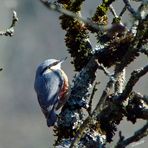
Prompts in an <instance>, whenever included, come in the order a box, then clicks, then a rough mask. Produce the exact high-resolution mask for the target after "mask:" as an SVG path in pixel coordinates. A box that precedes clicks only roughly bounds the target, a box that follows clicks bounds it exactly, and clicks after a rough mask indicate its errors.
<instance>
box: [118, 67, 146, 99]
mask: <svg viewBox="0 0 148 148" xmlns="http://www.w3.org/2000/svg"><path fill="white" fill-rule="evenodd" d="M147 72H148V65H146V66H145V67H143V68H141V69H138V70H135V71H133V72H132V74H131V77H130V79H129V81H128V82H127V84H126V86H125V89H124V91H123V93H122V94H121V96H120V97H121V100H122V101H123V100H125V99H126V98H127V97H128V96H129V94H130V93H131V91H132V89H133V87H134V86H135V84H136V83H137V82H138V80H139V79H140V78H141V77H142V76H143V75H145V74H146V73H147ZM121 100H120V101H121Z"/></svg>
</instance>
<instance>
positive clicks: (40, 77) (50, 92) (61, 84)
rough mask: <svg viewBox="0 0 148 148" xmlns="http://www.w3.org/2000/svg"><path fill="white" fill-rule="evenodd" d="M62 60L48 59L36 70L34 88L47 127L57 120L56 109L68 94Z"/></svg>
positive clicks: (67, 84) (65, 99)
mask: <svg viewBox="0 0 148 148" xmlns="http://www.w3.org/2000/svg"><path fill="white" fill-rule="evenodd" d="M63 61H64V60H61V61H60V60H56V59H48V60H45V61H44V62H43V63H41V64H40V65H39V66H38V68H37V71H36V76H35V82H34V88H35V91H36V93H37V98H38V102H39V105H40V107H41V110H42V112H43V113H44V115H45V118H46V119H47V125H48V127H50V126H53V125H54V123H55V122H56V120H57V114H56V111H57V110H58V109H59V108H60V107H62V105H63V104H64V103H65V102H66V101H67V99H68V96H69V88H70V87H69V83H68V78H67V75H66V74H65V72H64V71H63V70H62V69H61V63H62V62H63Z"/></svg>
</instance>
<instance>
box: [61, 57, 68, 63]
mask: <svg viewBox="0 0 148 148" xmlns="http://www.w3.org/2000/svg"><path fill="white" fill-rule="evenodd" d="M66 59H67V57H65V58H64V59H61V60H60V62H59V63H60V64H62V63H63V62H65V61H66Z"/></svg>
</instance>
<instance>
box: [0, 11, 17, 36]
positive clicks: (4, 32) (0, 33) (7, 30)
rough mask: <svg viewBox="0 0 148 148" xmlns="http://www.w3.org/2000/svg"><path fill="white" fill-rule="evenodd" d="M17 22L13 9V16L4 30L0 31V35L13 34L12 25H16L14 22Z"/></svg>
mask: <svg viewBox="0 0 148 148" xmlns="http://www.w3.org/2000/svg"><path fill="white" fill-rule="evenodd" d="M17 22H18V17H17V13H16V11H13V18H12V23H11V25H10V27H9V28H8V29H6V30H5V31H0V35H5V36H10V37H11V36H13V35H14V27H15V26H16V23H17Z"/></svg>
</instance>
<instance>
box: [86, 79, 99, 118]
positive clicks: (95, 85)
mask: <svg viewBox="0 0 148 148" xmlns="http://www.w3.org/2000/svg"><path fill="white" fill-rule="evenodd" d="M98 84H100V82H96V83H95V84H94V87H93V90H92V94H91V96H90V100H89V104H88V105H89V107H88V109H87V111H88V113H89V115H91V112H92V100H93V97H94V95H95V92H96V91H97V90H98V89H97V88H96V87H97V85H98Z"/></svg>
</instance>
